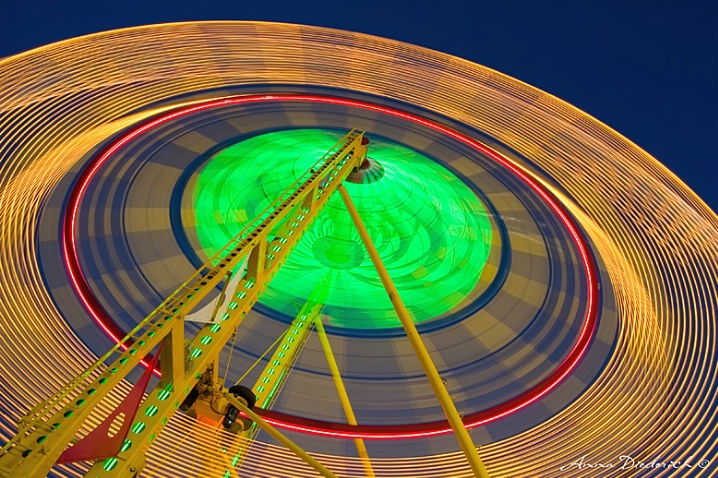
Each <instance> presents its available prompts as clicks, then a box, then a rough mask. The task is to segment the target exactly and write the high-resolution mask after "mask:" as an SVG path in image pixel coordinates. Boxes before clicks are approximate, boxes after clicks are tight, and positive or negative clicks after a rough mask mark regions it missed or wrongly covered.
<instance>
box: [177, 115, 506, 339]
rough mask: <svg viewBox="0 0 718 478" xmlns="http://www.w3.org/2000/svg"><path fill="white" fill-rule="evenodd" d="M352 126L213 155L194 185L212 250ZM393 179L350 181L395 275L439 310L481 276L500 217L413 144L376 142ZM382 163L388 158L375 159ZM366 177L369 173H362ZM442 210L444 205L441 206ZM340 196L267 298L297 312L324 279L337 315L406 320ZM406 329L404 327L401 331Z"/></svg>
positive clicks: (406, 295) (385, 324) (364, 324)
mask: <svg viewBox="0 0 718 478" xmlns="http://www.w3.org/2000/svg"><path fill="white" fill-rule="evenodd" d="M342 134H343V133H338V132H329V131H322V130H319V129H294V130H287V131H276V132H272V133H265V134H260V135H258V136H253V137H252V138H250V139H247V140H246V141H242V142H240V143H237V144H235V145H232V146H230V147H228V148H227V149H224V150H222V151H220V152H219V153H217V154H216V155H214V156H213V157H212V158H211V159H209V160H208V162H207V163H205V164H204V165H203V167H202V171H201V173H200V174H199V175H198V178H197V181H196V183H195V186H194V188H193V190H192V192H188V194H191V195H192V197H193V200H192V201H193V204H192V206H193V207H192V209H193V210H194V211H195V218H193V219H194V224H195V226H194V227H195V229H196V231H197V232H196V233H197V236H198V239H199V241H200V244H201V245H202V246H203V249H204V250H205V251H206V252H205V254H206V256H207V257H211V256H212V255H214V253H215V252H216V251H218V250H219V249H220V248H221V247H223V246H224V245H225V244H226V243H227V242H229V240H230V239H232V237H234V235H235V231H239V230H242V229H243V228H244V227H245V225H246V223H247V222H248V221H249V220H251V219H252V218H254V217H256V216H257V215H259V213H261V211H262V210H264V208H265V207H267V206H268V205H269V204H270V203H271V202H272V201H274V200H275V199H276V198H277V197H279V195H280V194H281V192H282V191H284V189H286V187H287V186H286V182H287V177H298V176H299V175H300V174H301V173H302V172H304V171H306V170H307V169H309V168H310V167H311V166H312V165H313V164H314V163H315V162H316V158H318V157H321V156H322V155H323V154H324V153H325V152H326V151H327V150H328V149H329V148H331V146H332V145H333V144H335V143H336V142H337V141H338V140H339V139H340V138H341V136H342ZM371 151H372V157H373V158H374V159H373V161H375V163H374V164H377V165H378V164H381V165H382V166H381V168H382V170H384V171H386V170H387V169H388V174H385V175H384V176H382V179H383V181H374V182H369V181H367V182H365V183H360V184H361V186H357V185H354V184H348V185H347V188H348V190H349V192H350V194H351V195H352V197H353V198H354V199H353V200H354V201H355V202H356V203H357V207H358V208H359V213H360V214H361V215H362V217H364V218H365V222H366V226H367V228H368V230H369V232H370V234H371V236H372V238H373V240H374V241H376V242H377V243H378V244H379V245H380V246H381V247H382V249H381V250H380V251H379V252H380V254H381V255H382V256H383V257H386V258H390V259H389V260H390V265H389V268H390V269H389V271H390V273H391V275H392V280H393V281H394V282H395V283H396V284H397V286H398V287H399V292H400V293H401V295H402V298H403V300H405V301H406V303H408V304H411V310H412V312H413V317H414V321H415V322H416V323H423V322H425V321H427V320H430V319H433V318H436V317H440V316H442V315H443V314H445V313H446V312H448V311H449V310H450V309H451V308H453V307H454V306H456V305H457V304H458V303H459V302H461V301H463V300H464V299H466V298H467V297H468V296H469V294H470V293H471V292H472V291H473V290H474V288H475V286H477V285H478V283H479V278H480V276H481V272H482V270H483V267H484V264H485V263H486V260H487V259H488V256H489V249H490V247H491V235H492V233H491V224H490V222H489V219H488V217H487V212H486V210H485V209H484V208H483V207H482V205H481V203H480V201H479V199H478V197H477V196H476V194H475V193H474V192H473V191H471V189H469V187H468V186H467V185H466V184H464V183H463V182H462V181H461V180H459V179H458V178H456V177H455V176H453V175H452V174H451V173H450V172H449V171H448V170H447V169H445V168H443V167H441V166H440V165H439V164H438V163H436V162H434V161H431V160H430V159H429V158H426V157H424V156H422V155H420V154H418V153H416V152H415V151H412V150H410V149H408V148H405V147H402V146H400V145H397V144H392V143H388V142H387V141H384V140H381V139H374V140H373V141H372V142H371ZM375 168H377V169H378V168H379V166H375ZM363 177H364V178H367V180H368V178H369V176H367V175H364V176H363ZM437 212H440V213H441V214H437ZM365 255H366V253H365V251H364V245H363V244H362V242H361V238H360V237H359V233H358V232H357V231H356V228H355V227H354V225H353V224H352V221H351V218H350V217H349V213H348V212H347V211H346V208H345V207H344V205H343V203H342V201H341V199H340V198H339V196H335V197H334V198H332V199H331V201H330V203H329V205H328V206H327V210H326V211H325V212H324V213H323V214H322V215H321V216H320V217H319V218H317V220H316V221H315V222H314V224H313V226H312V228H311V229H310V230H309V231H308V232H307V235H306V236H305V237H304V239H303V240H302V242H301V243H300V244H299V246H298V248H297V250H296V251H295V252H294V253H293V254H292V256H291V257H290V258H289V260H288V261H287V263H286V264H285V265H284V267H283V268H282V270H281V271H280V273H279V274H278V275H277V277H275V278H274V280H273V281H272V283H271V284H270V285H269V288H268V289H267V291H266V292H265V293H264V294H263V296H262V299H261V302H260V304H263V305H265V306H266V307H268V308H270V309H273V310H274V311H276V312H279V313H281V314H283V315H284V316H285V317H286V318H287V321H288V322H289V321H291V319H293V318H294V316H295V315H296V312H297V309H296V304H298V303H299V304H301V303H304V302H306V301H307V300H308V298H309V294H310V293H311V292H312V291H313V290H314V289H315V288H316V287H317V286H318V285H319V284H320V283H321V282H322V281H325V280H326V281H327V282H326V285H325V287H327V289H328V290H329V293H328V296H327V298H326V299H325V302H326V307H325V309H324V314H325V315H326V317H327V321H328V322H327V323H328V324H329V325H332V326H335V327H345V328H351V329H387V328H400V327H401V324H400V322H399V319H398V318H397V317H396V313H395V312H394V309H393V308H392V306H391V302H390V301H389V298H388V297H387V294H386V291H385V290H384V288H383V287H382V285H381V282H380V280H379V276H378V274H377V273H376V270H375V269H374V266H373V265H372V263H371V261H370V260H369V258H368V257H365ZM402 333H403V332H402Z"/></svg>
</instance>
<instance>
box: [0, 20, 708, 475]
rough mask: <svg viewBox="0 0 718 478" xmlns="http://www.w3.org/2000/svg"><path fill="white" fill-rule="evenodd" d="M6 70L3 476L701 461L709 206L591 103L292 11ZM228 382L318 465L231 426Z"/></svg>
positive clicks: (698, 471) (461, 471) (0, 117)
mask: <svg viewBox="0 0 718 478" xmlns="http://www.w3.org/2000/svg"><path fill="white" fill-rule="evenodd" d="M0 71H1V72H2V73H1V74H0V83H1V85H2V89H0V91H2V93H1V94H0V132H1V134H0V158H1V159H0V161H1V162H0V187H1V189H0V204H1V205H2V207H0V223H1V229H0V230H2V231H3V240H2V256H0V257H1V259H0V260H2V268H1V270H2V273H3V284H4V286H3V289H2V294H3V300H2V301H0V320H2V326H1V327H2V328H1V330H2V334H3V341H2V342H3V349H2V351H1V352H0V354H1V355H0V357H1V360H0V364H1V365H2V367H3V370H2V374H0V377H2V378H1V379H0V387H2V393H3V401H2V421H1V422H0V423H1V425H2V429H1V430H2V434H3V437H4V441H6V442H7V446H6V447H5V448H4V454H3V455H2V456H0V474H3V476H37V475H38V473H42V474H45V473H47V472H48V471H49V467H50V466H52V464H53V463H54V462H55V461H56V460H57V458H58V457H60V456H61V455H62V457H63V458H62V459H61V460H60V461H62V462H64V463H63V464H58V465H56V466H55V467H53V468H52V470H50V471H49V472H50V474H51V475H52V476H84V475H85V474H86V473H87V472H88V467H89V466H90V465H91V463H88V461H93V460H95V461H96V464H95V466H94V467H93V468H92V472H91V474H90V476H134V475H136V474H138V473H140V471H142V470H143V472H144V474H145V475H146V476H242V477H245V476H247V477H249V476H262V477H271V476H297V477H299V476H316V475H317V472H318V471H317V470H319V472H322V473H323V472H324V471H326V472H327V473H329V474H328V475H326V476H332V475H331V473H333V474H335V475H336V476H372V475H374V476H378V477H379V476H387V477H394V476H397V477H398V476H412V477H419V476H435V477H444V476H447V477H448V476H475V475H476V476H480V475H481V473H483V471H481V466H482V465H480V463H479V461H480V460H479V458H478V456H476V454H475V452H474V451H473V450H474V447H473V446H472V445H471V443H472V442H473V444H475V445H481V449H480V455H481V460H483V462H484V463H485V464H486V468H487V469H488V473H489V474H490V476H492V477H499V476H511V477H515V476H674V475H675V476H712V474H713V473H714V472H715V468H713V467H712V465H711V463H712V462H715V459H716V448H715V445H714V438H715V437H714V436H713V435H714V432H713V428H714V427H715V423H716V405H715V402H716V401H715V396H716V383H715V375H716V373H715V356H716V352H715V339H716V309H718V306H717V305H716V300H715V296H716V288H717V287H716V286H717V285H718V281H717V280H716V272H717V271H716V269H718V265H717V264H718V262H717V261H716V252H718V242H717V241H716V232H718V218H716V215H715V213H713V212H712V211H710V210H709V209H708V208H707V207H706V206H705V205H704V204H703V203H702V202H701V201H700V200H699V199H698V198H697V197H696V196H695V195H694V194H693V193H692V192H690V191H689V190H688V189H687V188H686V187H685V185H683V184H682V183H681V182H680V181H679V180H678V179H677V178H675V177H674V176H673V175H671V174H670V172H668V171H667V170H665V168H663V167H662V166H660V165H659V164H658V163H657V162H656V161H655V160H654V159H652V158H651V157H650V156H648V155H647V154H646V153H644V152H643V151H641V150H640V149H638V148H637V147H636V146H635V145H633V144H631V143H630V142H629V141H627V140H626V139H625V138H623V137H621V136H620V135H618V134H616V133H615V132H613V131H611V130H610V129H608V128H607V127H606V126H604V125H602V124H600V123H598V122H597V121H595V120H593V119H592V118H590V117H588V116H587V115H585V114H584V113H581V112H580V111H577V110H576V109H574V108H572V107H570V106H568V105H566V104H565V103H563V102H561V101H560V100H557V99H555V98H553V97H551V96H549V95H547V94H545V93H542V92H540V91H538V90H536V89H534V88H531V87H529V86H527V85H524V84H521V83H520V82H518V81H516V80H513V79H510V78H507V77H505V76H502V75H500V74H498V73H496V72H493V71H490V70H488V69H486V68H483V67H480V66H478V65H474V64H471V63H468V62H465V61H463V60H460V59H457V58H453V57H450V56H448V55H443V54H439V53H436V52H431V51H428V50H424V49H422V48H418V47H414V46H410V45H405V44H401V43H398V42H394V41H390V40H384V39H379V38H375V37H370V36H365V35H360V34H353V33H348V32H341V31H335V30H327V29H320V28H314V27H304V26H295V25H278V24H263V23H200V24H175V25H161V26H151V27H142V28H135V29H128V30H119V31H114V32H107V33H102V34H97V35H91V36H87V37H82V38H77V39H73V40H68V41H65V42H60V43H57V44H53V45H49V46H46V47H43V48H40V49H37V50H33V51H30V52H27V53H24V54H21V55H17V56H14V57H10V58H6V59H3V60H1V61H0ZM354 129H356V131H355V130H354ZM350 130H352V131H351V132H350V133H349V134H348V135H347V132H349V131H350ZM367 143H368V144H367ZM367 148H368V149H367ZM342 184H343V185H342ZM335 191H338V192H337V193H336V194H334V192H335ZM351 204H355V206H356V210H355V213H354V214H350V213H349V212H348V211H349V210H350V209H351ZM345 206H348V207H349V209H347V207H345ZM363 228H366V231H367V234H366V235H364V237H362V234H361V233H360V232H361V231H362V229H363ZM294 231H296V234H295V233H294ZM237 234H239V236H237ZM366 236H368V237H369V238H370V240H367V237H366ZM235 237H236V241H235V242H230V241H232V240H233V238H235ZM300 238H301V240H299V239H300ZM228 243H229V244H230V246H229V247H226V245H227V244H228ZM372 244H374V245H375V246H376V250H377V253H378V256H379V257H380V260H379V261H378V262H377V261H376V260H374V259H373V258H371V257H370V254H368V253H367V249H366V248H367V247H369V248H370V249H371V247H372ZM280 266H281V267H280ZM384 268H385V270H386V272H387V274H386V276H388V277H389V278H390V279H391V280H390V282H387V281H386V280H385V279H386V277H384V280H382V279H381V278H380V274H381V271H382V270H383V269H384ZM228 270H231V271H233V274H231V275H229V274H227V271H228ZM378 271H379V272H378ZM188 278H189V280H188ZM181 284H182V286H180V285H181ZM394 285H395V286H396V290H393V289H392V287H393V286H394ZM178 286H180V287H179V288H178ZM387 290H388V291H390V294H389V295H387ZM168 297H169V299H167V298H168ZM222 297H226V298H227V299H226V300H224V301H223V300H221V299H222ZM389 297H391V300H390V298H389ZM398 298H400V299H401V302H403V305H404V306H405V308H404V309H403V312H402V308H401V305H399V304H398V302H399V301H398ZM395 307H397V309H396V310H395ZM397 311H398V312H399V315H398V316H397ZM402 314H403V317H404V318H405V319H406V320H400V319H399V318H398V317H402ZM185 319H191V320H185ZM197 321H199V322H197ZM201 321H210V322H209V323H202V322H201ZM165 323H166V324H169V325H168V326H167V327H166V328H165V327H164V324H165ZM412 324H414V325H412ZM235 327H236V329H235ZM412 327H415V328H416V330H417V331H418V334H413V333H412ZM312 328H315V329H316V330H314V331H312ZM406 330H408V333H409V335H408V336H407V335H406V333H405V331H406ZM128 333H130V337H129V340H128V341H127V342H126V343H125V344H124V345H125V347H124V349H123V347H121V346H120V345H117V342H118V341H120V340H121V339H122V337H125V336H126V334H128ZM185 339H186V340H185ZM190 341H191V343H190ZM160 342H161V343H163V346H162V350H161V351H158V349H157V347H156V346H157V345H159V344H160ZM113 347H114V349H113ZM108 350H110V351H111V352H110V353H108V354H107V355H105V354H106V352H107V351H108ZM113 350H114V352H113ZM422 350H423V352H422ZM158 357H159V358H160V362H159V365H157V363H156V362H151V361H152V360H154V358H158ZM98 358H99V361H98ZM142 358H145V360H144V364H145V366H147V365H153V364H154V365H156V366H157V369H158V370H157V373H156V375H159V371H160V370H161V372H162V377H161V378H159V377H157V376H156V377H154V378H152V377H151V374H150V373H144V374H143V373H142V370H143V369H142V367H133V365H134V364H138V363H139V362H140V360H141V359H142ZM93 364H95V365H93ZM149 370H150V371H151V370H152V367H150V368H149ZM83 371H85V372H84V373H83ZM427 376H428V378H429V380H427ZM123 377H124V379H123ZM147 380H148V381H149V382H150V385H149V389H148V391H149V394H148V395H147V397H146V398H145V400H144V402H143V403H142V404H141V405H139V404H138V403H137V400H139V399H141V398H142V396H141V392H142V390H143V388H142V387H141V385H142V384H143V381H147ZM198 382H199V383H200V384H201V385H200V387H199V388H195V384H196V383H198ZM238 382H241V384H242V385H246V386H249V387H251V388H252V390H253V393H254V394H255V395H256V396H257V397H258V398H259V400H258V401H257V403H256V405H255V407H254V412H256V413H258V414H259V415H261V417H263V418H261V419H260V418H259V417H255V418H256V420H263V421H266V422H267V423H269V424H271V425H273V426H274V427H276V429H277V430H280V431H281V432H282V433H283V434H284V435H285V436H286V437H288V438H289V439H291V441H292V442H293V443H296V444H297V445H298V446H299V448H300V450H294V451H295V452H298V453H299V455H300V456H302V457H303V458H305V459H309V458H310V456H311V457H314V458H316V459H317V460H318V462H320V463H321V465H319V466H320V467H321V466H324V467H326V469H328V470H330V471H327V470H325V469H324V468H318V467H317V466H314V464H313V462H312V463H310V464H306V463H305V462H304V461H303V460H302V459H300V458H299V457H298V456H297V455H295V453H294V452H293V451H291V450H290V449H287V448H285V447H284V446H283V445H281V444H278V443H277V442H276V440H283V438H281V437H279V436H278V435H276V434H275V433H274V432H271V433H272V435H271V436H270V435H267V434H266V433H268V432H266V431H262V432H259V429H258V428H257V427H252V425H250V423H249V422H248V421H247V420H246V419H243V418H242V417H238V418H237V419H236V421H235V422H234V424H233V426H232V427H225V426H223V424H222V421H223V420H225V418H226V417H225V415H226V411H227V406H226V402H222V403H221V406H219V402H220V401H222V400H230V401H232V403H233V404H235V405H236V407H237V408H239V409H244V405H243V404H244V403H245V402H241V401H240V402H237V401H236V400H235V399H233V398H231V396H225V393H224V392H223V390H222V389H221V387H220V386H221V385H223V386H224V387H226V388H229V387H231V386H232V385H233V384H235V383H238ZM136 383H139V384H140V385H138V386H137V387H135V388H134V390H135V392H134V393H132V394H130V390H131V389H132V387H133V384H136ZM68 384H69V385H68ZM178 384H181V386H178ZM217 384H219V385H220V386H215V387H213V385H217ZM213 388H214V391H215V393H211V390H212V389H213ZM58 390H60V393H59V394H58V393H57V392H58ZM234 390H237V389H234ZM238 393H239V395H240V396H242V397H244V398H243V399H244V400H245V401H249V402H251V401H252V399H253V398H255V397H250V396H248V395H246V393H245V392H238ZM128 394H129V396H130V397H135V398H136V399H137V400H135V401H134V402H133V400H132V399H131V398H130V399H125V397H127V396H128ZM188 396H189V397H191V398H190V399H189V400H187V397H188ZM437 396H438V400H437ZM49 397H54V398H55V400H50V401H47V399H48V398H49ZM102 397H104V400H100V399H99V398H102ZM195 399H196V401H193V400H195ZM123 400H124V401H123ZM183 402H184V403H183ZM38 403H39V404H40V405H38ZM128 403H129V404H130V405H132V403H134V405H132V406H130V405H128ZM36 405H38V406H37V407H36ZM190 405H193V406H192V407H191V408H190ZM250 405H251V403H250ZM33 407H35V408H33ZM178 408H182V409H186V410H185V412H186V413H183V412H177V413H174V412H175V410H177V409H178ZM135 409H137V415H136V416H134V415H133V414H134V411H135ZM28 410H30V413H28ZM215 412H217V413H215ZM213 413H214V415H213ZM247 413H250V414H251V413H253V412H251V411H248V410H247ZM452 414H453V415H452ZM108 416H110V419H106V417H108ZM116 416H118V417H119V418H115V417H116ZM447 416H448V417H449V419H448V421H447V418H446V417H447ZM452 416H454V420H453V421H452ZM85 417H87V418H86V419H85ZM458 417H461V419H460V420H459V419H458ZM230 421H232V420H230ZM460 422H463V424H461V423H460ZM18 424H19V426H20V429H19V433H18ZM226 424H227V425H229V423H226ZM240 425H245V426H247V427H248V429H247V430H246V431H242V430H241V429H239V428H241V427H240ZM464 427H465V428H466V429H468V430H469V433H470V435H469V433H467V432H466V431H465V430H464ZM226 428H229V429H226ZM92 430H99V431H100V432H97V431H95V432H92ZM263 430H264V429H263ZM267 430H269V429H267ZM160 431H161V434H160ZM90 433H94V434H91V435H90V439H89V440H84V441H83V440H82V437H84V436H86V435H88V434H90ZM13 437H14V438H13ZM108 437H109V438H108ZM457 439H458V441H457ZM88 441H89V442H93V443H99V444H100V446H99V447H95V449H92V447H88V446H87V443H88ZM113 441H114V445H113V444H112V443H113ZM467 443H468V444H469V446H468V447H467ZM69 444H72V445H73V446H71V447H70V448H67V446H68V445H69ZM112 446H116V448H117V449H112ZM75 447H77V448H75ZM66 448H67V451H65V449H66ZM97 448H99V449H97ZM460 448H461V449H460ZM73 449H74V450H75V451H74V452H73V451H72V450H73ZM88 449H91V451H87V450H88ZM118 450H119V451H118ZM145 450H146V453H145ZM305 452H308V453H309V455H307V454H306V453H305ZM73 453H75V456H74V457H73V456H72V454H73ZM83 453H84V454H83ZM145 455H146V464H145V463H143V461H144V459H143V458H142V457H143V456H145ZM584 455H590V460H592V461H594V462H602V463H611V462H613V463H617V462H616V460H617V457H618V456H620V455H627V456H631V457H633V458H634V459H635V461H636V462H639V461H644V462H648V461H650V460H651V459H654V458H659V459H661V460H666V461H668V460H681V461H683V462H685V461H686V460H689V459H690V460H693V462H692V463H693V466H692V467H691V468H686V467H683V468H681V469H676V468H672V467H654V468H650V469H644V468H630V469H629V470H626V469H621V468H622V467H621V466H620V465H621V464H622V463H619V464H617V466H615V467H614V468H603V469H600V470H586V469H585V468H584V469H581V468H580V467H577V466H566V465H567V464H570V463H572V462H575V461H577V460H578V459H580V458H581V456H584ZM68 457H69V458H68ZM88 457H90V458H92V460H90V459H89V458H88ZM467 458H468V461H467ZM45 462H47V463H49V465H48V464H46V463H45ZM143 465H144V468H143ZM310 465H311V466H310ZM312 466H314V468H312ZM562 468H563V469H562ZM322 470H324V471H322ZM21 473H25V475H22V474H21ZM591 473H595V475H591ZM627 473H628V474H627Z"/></svg>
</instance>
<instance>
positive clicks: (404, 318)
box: [338, 185, 489, 478]
mask: <svg viewBox="0 0 718 478" xmlns="http://www.w3.org/2000/svg"><path fill="white" fill-rule="evenodd" d="M338 191H339V194H340V195H341V197H342V200H344V204H345V205H346V208H347V210H348V211H349V215H350V216H351V218H352V220H353V221H354V225H355V226H356V228H357V230H358V231H359V236H360V237H361V239H362V241H363V242H364V246H365V247H366V249H367V252H368V253H369V257H370V258H371V261H372V263H373V264H374V267H375V268H376V270H377V272H378V273H379V278H380V279H381V282H382V284H383V285H384V288H385V289H386V292H387V294H389V299H390V300H391V303H392V304H393V306H394V310H396V315H398V316H399V320H400V321H401V325H402V326H403V327H404V331H405V332H406V336H407V337H408V338H409V342H410V343H411V346H412V348H413V349H414V353H415V354H416V356H417V358H418V359H419V362H420V363H421V366H422V368H423V369H424V373H425V374H426V377H427V378H428V379H429V383H430V384H431V388H432V389H433V390H434V393H435V394H436V398H437V399H438V400H439V403H440V404H441V408H442V409H443V410H444V414H445V415H446V418H447V420H448V421H449V424H450V425H451V428H452V429H453V430H454V434H455V436H456V439H457V440H458V441H459V446H461V449H462V451H463V452H464V455H465V456H466V459H467V460H468V462H469V465H470V466H471V469H472V471H473V472H474V475H475V476H476V477H478V478H489V474H488V472H487V471H486V467H485V466H484V464H483V463H482V461H481V458H480V457H479V453H478V452H477V451H476V447H475V446H474V443H473V441H472V440H471V436H469V432H468V431H466V428H465V427H464V423H463V422H462V421H461V416H460V415H459V412H458V411H457V410H456V406H455V405H454V402H453V400H451V396H450V395H449V392H448V391H447V390H446V387H445V386H444V383H443V381H442V380H441V377H440V376H439V372H438V370H437V369H436V365H435V364H434V361H433V360H432V359H431V355H429V351H428V350H427V349H426V345H424V342H423V341H422V340H421V336H420V335H419V332H418V331H417V330H416V326H415V325H414V322H413V320H412V319H411V316H410V315H409V311H407V310H406V307H405V306H404V302H403V301H402V300H401V297H400V296H399V292H398V291H397V290H396V287H395V286H394V283H393V282H392V280H391V277H389V273H388V272H387V270H386V267H384V263H383V262H382V260H381V257H380V256H379V252H377V250H376V247H374V243H373V242H372V240H371V237H369V232H368V231H367V230H366V227H365V226H364V223H363V222H362V220H361V217H360V216H359V212H358V211H357V210H356V207H354V203H353V202H352V200H351V197H349V193H348V192H347V190H346V188H344V186H343V185H339V188H338Z"/></svg>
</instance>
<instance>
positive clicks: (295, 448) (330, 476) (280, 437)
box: [224, 393, 337, 478]
mask: <svg viewBox="0 0 718 478" xmlns="http://www.w3.org/2000/svg"><path fill="white" fill-rule="evenodd" d="M224 397H225V398H226V399H227V402H229V404H230V405H232V406H234V407H236V408H237V409H238V410H239V411H240V412H242V413H244V414H245V415H246V416H248V417H249V418H250V419H251V420H252V421H253V422H254V423H256V424H257V426H259V428H261V429H262V430H264V431H265V432H267V434H269V436H271V437H272V438H274V439H275V440H277V441H278V442H279V443H281V444H282V445H284V446H286V447H287V448H289V450H291V451H292V452H293V453H294V454H295V455H297V456H298V457H299V458H301V459H302V460H304V462H305V463H307V464H308V465H309V466H311V467H312V468H314V469H315V470H316V471H317V472H318V473H319V474H320V475H322V476H324V477H326V478H337V475H335V474H334V473H332V472H331V471H329V470H328V469H327V468H326V467H325V466H324V465H322V464H321V463H319V462H318V461H317V460H316V459H315V458H314V457H312V456H311V455H310V454H309V453H307V452H306V451H304V450H303V449H302V448H301V447H300V446H299V445H297V444H296V443H294V442H293V441H292V440H290V439H289V438H287V437H286V436H284V434H282V432H280V431H279V430H277V429H276V428H274V427H273V426H272V425H270V424H269V423H267V422H265V421H264V419H262V417H260V416H259V415H257V414H256V413H254V412H253V411H252V409H251V408H249V407H248V406H247V405H245V404H244V403H243V402H241V401H240V400H237V398H236V397H234V395H231V394H230V393H225V394H224Z"/></svg>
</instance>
